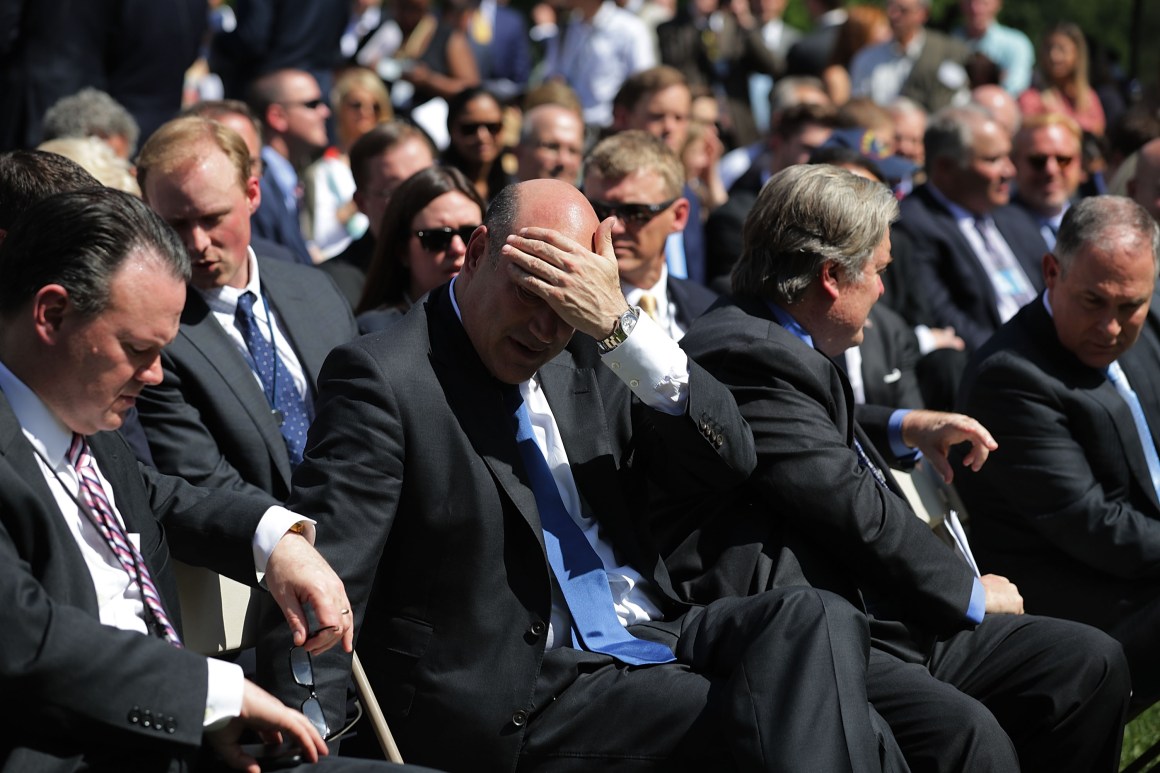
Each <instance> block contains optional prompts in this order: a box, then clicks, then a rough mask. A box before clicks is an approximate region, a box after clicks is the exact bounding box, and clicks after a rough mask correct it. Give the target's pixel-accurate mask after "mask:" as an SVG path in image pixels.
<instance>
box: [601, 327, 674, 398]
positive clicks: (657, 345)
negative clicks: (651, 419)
mask: <svg viewBox="0 0 1160 773" xmlns="http://www.w3.org/2000/svg"><path fill="white" fill-rule="evenodd" d="M600 359H601V360H603V362H604V364H605V365H607V366H608V367H609V368H611V369H612V372H613V373H615V374H616V375H617V377H618V378H620V380H621V381H623V382H624V383H625V384H627V385H628V388H629V389H631V390H632V392H633V394H635V395H636V396H637V397H639V398H640V399H641V400H642V401H643V402H644V404H645V405H647V406H648V407H650V408H653V409H655V410H658V411H661V412H663V413H667V414H669V415H670V416H679V415H681V414H682V413H684V412H685V407H686V405H687V404H688V402H689V357H688V355H686V354H685V350H684V349H682V348H681V347H680V346H679V345H678V344H677V342H676V341H674V340H673V339H672V338H670V337H669V336H668V334H667V333H665V331H664V330H663V329H662V328H661V326H660V325H658V324H657V323H656V321H654V320H653V318H652V317H650V316H648V315H647V314H641V315H640V319H638V320H637V322H636V327H634V328H633V329H632V333H631V334H630V335H629V336H628V338H626V339H625V340H624V342H623V343H621V344H620V346H618V347H616V348H615V349H613V350H612V351H611V352H608V353H607V354H602V355H600Z"/></svg>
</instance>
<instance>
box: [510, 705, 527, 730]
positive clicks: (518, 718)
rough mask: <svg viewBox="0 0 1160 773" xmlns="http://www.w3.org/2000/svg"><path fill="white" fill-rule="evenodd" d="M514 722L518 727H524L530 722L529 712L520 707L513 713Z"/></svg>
mask: <svg viewBox="0 0 1160 773" xmlns="http://www.w3.org/2000/svg"><path fill="white" fill-rule="evenodd" d="M512 724H513V725H515V726H516V727H523V726H524V725H526V724H528V712H526V711H524V710H523V709H520V710H519V711H517V712H516V713H515V714H512Z"/></svg>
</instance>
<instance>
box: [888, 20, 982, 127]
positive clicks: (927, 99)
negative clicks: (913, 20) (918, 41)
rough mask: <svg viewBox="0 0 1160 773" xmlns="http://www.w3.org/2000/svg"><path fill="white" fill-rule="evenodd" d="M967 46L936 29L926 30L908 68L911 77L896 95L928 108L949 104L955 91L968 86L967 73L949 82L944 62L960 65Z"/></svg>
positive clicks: (965, 55)
mask: <svg viewBox="0 0 1160 773" xmlns="http://www.w3.org/2000/svg"><path fill="white" fill-rule="evenodd" d="M969 55H970V49H968V48H967V46H966V44H965V43H963V42H962V41H961V40H955V39H954V38H951V37H948V36H946V35H944V34H942V33H941V32H938V31H936V30H932V29H927V30H926V42H925V43H924V44H923V46H922V51H921V52H920V53H919V55H918V59H917V60H916V61H915V63H914V67H912V68H911V70H910V76H909V77H908V78H907V79H906V82H905V83H903V84H902V91H901V92H900V93H899V96H903V97H909V98H910V99H913V100H914V101H915V102H917V103H918V104H920V105H922V106H923V107H925V108H926V109H927V111H928V112H931V113H934V112H937V111H939V110H941V109H943V108H944V107H946V106H947V105H949V104H950V103H951V99H952V98H953V97H954V96H955V94H956V93H959V92H963V91H967V90H969V89H970V83H968V82H967V80H966V72H965V71H964V72H963V73H962V75H963V82H962V83H954V84H948V83H947V81H946V79H945V78H943V77H941V76H942V75H943V67H944V64H945V63H947V62H953V63H955V64H958V65H962V64H963V63H964V62H966V61H967V57H968V56H969Z"/></svg>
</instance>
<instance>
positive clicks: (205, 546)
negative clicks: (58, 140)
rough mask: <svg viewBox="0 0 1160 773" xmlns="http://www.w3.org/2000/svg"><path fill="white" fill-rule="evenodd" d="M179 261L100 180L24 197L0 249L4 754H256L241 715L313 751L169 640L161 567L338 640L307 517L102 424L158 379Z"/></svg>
mask: <svg viewBox="0 0 1160 773" xmlns="http://www.w3.org/2000/svg"><path fill="white" fill-rule="evenodd" d="M189 271H190V267H189V259H188V257H187V256H186V253H185V250H184V249H183V247H182V245H181V242H180V240H179V239H178V238H177V236H176V234H174V233H173V231H172V230H170V229H169V228H168V227H167V226H166V225H165V224H164V223H163V222H162V221H161V220H160V219H159V218H158V217H157V216H156V215H154V214H153V213H152V212H151V211H150V210H149V209H148V208H147V207H145V205H144V204H142V203H141V202H140V201H138V200H137V199H135V198H133V197H131V196H127V195H123V194H120V193H117V192H115V191H111V190H106V189H98V188H93V189H87V190H81V191H76V192H71V193H61V194H57V195H54V196H50V197H48V198H47V199H44V200H43V201H40V202H39V203H37V204H35V205H33V206H32V207H31V209H30V210H29V211H28V212H27V213H25V216H24V217H23V218H22V219H20V220H19V221H18V222H17V223H16V224H15V225H14V227H13V228H12V229H11V230H10V231H9V232H8V234H7V238H6V239H5V240H4V243H3V246H2V247H0V273H2V274H3V276H4V282H3V283H2V286H0V610H3V611H2V612H0V626H2V629H3V634H0V686H2V687H3V690H4V693H5V694H6V695H8V696H9V700H7V701H5V704H4V706H3V707H2V708H0V722H2V723H3V725H4V732H3V734H2V736H0V770H3V771H17V770H20V771H24V770H51V771H58V770H59V771H73V770H82V769H83V770H94V771H104V770H109V771H113V770H126V769H129V768H130V767H131V768H132V769H134V770H145V771H155V770H156V771H165V770H172V769H175V768H176V767H179V766H180V767H182V769H186V768H185V767H184V766H185V765H186V764H188V763H192V762H194V761H195V760H199V755H200V763H201V764H195V768H196V769H213V768H215V767H220V766H221V765H222V764H223V762H222V760H224V763H225V764H228V765H229V766H231V767H238V768H248V769H250V770H257V767H256V764H255V761H254V759H252V758H251V757H248V756H247V755H246V754H245V753H244V752H243V751H242V748H241V746H239V744H238V739H239V734H240V732H241V730H242V729H244V728H251V729H254V730H257V731H258V732H259V734H260V735H261V737H262V738H263V740H267V741H271V740H275V739H278V738H282V739H285V740H286V741H288V742H292V744H293V745H294V746H296V747H297V749H295V750H294V751H295V753H296V754H297V755H298V757H299V758H300V759H301V761H303V762H308V761H316V760H317V759H318V757H319V755H320V754H325V753H326V746H325V743H324V742H323V739H322V738H321V736H320V734H319V732H318V730H317V729H316V728H315V726H314V724H312V722H311V721H310V720H309V719H307V717H306V716H305V715H303V714H302V713H299V712H298V711H294V710H292V709H290V708H287V707H286V706H284V705H282V704H281V703H279V702H278V701H277V700H276V699H274V698H273V697H272V696H270V695H269V694H268V693H266V692H264V691H263V690H261V689H260V688H258V687H257V686H255V685H254V684H252V683H250V682H248V681H246V680H244V679H243V677H242V672H241V669H240V668H238V667H237V666H236V665H234V664H231V663H225V662H220V661H215V660H212V659H210V660H207V659H206V658H205V657H203V656H201V655H198V654H195V653H193V652H190V651H188V650H186V649H184V648H183V647H182V645H181V622H180V619H179V615H178V613H179V610H178V607H177V603H176V593H175V586H174V579H173V575H172V571H171V566H170V557H171V556H172V557H173V558H178V559H181V560H183V561H186V562H189V563H193V564H196V565H202V566H207V567H209V568H212V569H214V570H216V571H220V572H222V573H224V574H227V575H229V576H231V577H233V578H235V579H237V580H239V581H242V582H246V583H248V584H250V585H257V584H259V581H260V580H261V581H264V583H265V585H266V587H268V589H269V590H270V593H271V595H272V596H273V597H274V599H275V601H276V602H277V603H278V604H279V606H280V607H281V608H282V610H283V612H284V614H285V616H286V621H287V623H288V625H289V627H290V629H291V631H292V636H293V640H294V643H295V644H296V645H300V646H302V647H304V648H305V649H306V650H308V651H310V652H314V653H317V652H321V651H322V650H325V649H328V648H329V647H331V646H334V645H336V644H340V645H341V646H343V647H344V648H345V649H347V650H349V649H350V646H351V641H352V638H353V631H352V624H351V617H350V614H349V608H350V603H349V601H348V599H347V596H346V593H345V590H344V589H343V586H342V583H341V581H339V579H338V578H337V576H336V575H335V574H334V572H333V571H331V569H330V568H329V566H327V565H326V563H325V561H323V560H322V558H321V557H320V556H319V555H318V553H317V552H316V551H315V550H314V548H313V547H312V542H313V537H314V529H313V524H312V523H311V522H310V521H308V520H306V519H303V518H300V517H299V516H297V515H295V514H293V513H291V512H289V511H287V510H285V509H283V508H281V507H278V506H276V502H275V501H273V500H272V499H269V498H266V497H257V496H250V495H243V494H238V493H233V492H226V491H211V490H207V489H197V488H194V487H192V486H189V485H188V484H186V483H184V482H183V481H181V480H179V479H177V478H171V477H166V476H163V475H160V474H158V473H157V472H156V471H154V470H152V469H150V468H146V467H143V466H139V465H138V463H137V462H136V461H135V459H134V457H133V454H132V452H131V451H130V450H129V448H128V446H127V445H126V444H125V443H124V441H123V440H122V439H121V438H120V436H119V435H117V434H116V433H115V432H112V431H111V430H116V429H117V428H118V427H119V426H120V425H121V423H122V421H123V418H124V416H125V414H126V413H127V412H128V411H129V409H130V408H131V407H132V406H133V404H134V401H135V399H136V396H137V394H139V393H140V391H141V389H142V388H143V387H144V386H146V385H148V384H155V383H157V382H158V381H159V380H160V378H161V369H160V365H159V352H160V350H161V348H162V347H163V346H164V345H165V344H167V343H168V342H169V341H170V340H171V339H172V338H173V336H174V334H175V333H176V331H177V326H178V318H179V316H180V314H181V309H182V306H183V304H184V300H185V282H186V280H187V279H188V276H189ZM307 607H309V608H310V610H312V612H313V615H314V618H315V620H316V626H315V625H314V624H311V627H312V628H313V632H312V633H311V632H309V631H308V629H307V625H308V623H307V619H308V617H307V614H306V608H307ZM303 697H305V696H303ZM203 745H204V746H206V747H212V749H213V750H215V751H216V752H217V753H218V755H219V756H220V758H221V760H218V761H213V762H207V760H209V759H210V757H211V755H210V754H209V753H208V752H206V751H203V748H202V747H203ZM355 764H356V765H357V764H358V763H355ZM338 769H341V766H339V768H338ZM352 769H355V768H352ZM357 769H361V768H357Z"/></svg>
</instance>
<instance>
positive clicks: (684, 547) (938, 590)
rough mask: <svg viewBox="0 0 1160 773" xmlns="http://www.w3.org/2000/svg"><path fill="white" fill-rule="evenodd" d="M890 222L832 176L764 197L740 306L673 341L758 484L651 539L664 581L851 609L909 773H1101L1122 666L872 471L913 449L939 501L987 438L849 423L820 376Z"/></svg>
mask: <svg viewBox="0 0 1160 773" xmlns="http://www.w3.org/2000/svg"><path fill="white" fill-rule="evenodd" d="M897 211H898V209H897V204H896V203H895V201H894V199H893V196H892V195H891V193H890V191H889V189H887V188H886V187H885V186H883V185H881V184H880V183H876V182H874V181H870V180H865V179H863V178H860V177H857V176H855V175H853V174H851V173H849V172H846V171H845V170H840V169H837V168H835V167H832V166H827V165H812V166H796V167H792V168H790V169H786V170H784V171H782V172H780V173H779V174H777V175H775V176H774V177H772V178H771V179H770V181H769V183H768V184H766V186H765V188H764V189H763V190H762V191H761V194H760V196H759V197H758V200H757V202H756V203H755V205H754V207H753V210H752V212H751V213H750V215H749V217H748V219H747V220H746V222H745V226H744V234H743V239H744V248H743V251H742V255H741V258H740V260H739V262H738V264H737V266H736V267H735V269H734V271H733V289H734V292H735V297H734V298H731V299H729V300H728V301H725V302H722V303H719V304H718V305H716V306H715V307H714V308H712V309H710V310H709V311H708V312H706V313H705V314H704V315H703V316H702V317H701V318H700V319H698V320H697V321H696V322H694V323H693V326H692V328H690V330H689V331H688V333H687V334H686V335H685V337H684V338H683V339H682V341H681V347H682V348H683V349H685V350H686V351H687V352H688V353H689V355H690V356H691V357H692V358H693V359H694V360H695V361H696V362H698V363H699V364H700V365H702V366H703V367H705V369H706V370H708V371H709V372H710V373H712V374H713V375H714V376H715V377H716V378H717V379H718V380H720V381H721V382H723V383H724V384H725V385H726V386H728V387H729V388H730V390H731V391H732V392H733V394H734V396H735V397H736V398H737V402H738V406H739V407H740V409H741V413H742V416H743V417H744V418H745V419H746V421H747V422H748V423H749V426H750V427H751V428H752V430H753V434H754V441H755V446H756V450H757V468H756V469H755V470H754V473H753V474H752V475H751V476H750V478H749V480H748V482H747V483H746V485H744V486H742V487H740V488H738V489H736V490H734V491H733V492H732V493H731V494H729V495H727V496H725V497H723V498H721V499H720V500H718V502H717V509H716V510H715V511H710V512H707V513H705V514H704V516H703V521H702V523H701V524H699V525H698V526H697V528H696V530H695V531H693V532H692V533H689V531H685V532H684V533H681V530H682V529H685V530H688V529H689V521H688V520H686V521H684V522H683V523H677V522H675V521H672V520H671V519H669V521H668V522H667V523H666V522H662V519H656V520H655V521H654V524H653V526H654V528H655V529H658V530H660V531H661V532H662V535H663V543H664V547H665V549H666V552H667V556H666V565H667V566H668V567H669V572H670V576H671V577H672V578H673V579H674V581H676V582H677V583H678V586H679V587H681V588H682V589H683V590H684V591H685V592H686V593H687V594H688V595H689V596H690V597H691V598H692V599H694V600H698V599H706V598H712V597H715V596H717V595H728V594H745V593H753V592H759V591H761V590H763V589H765V588H769V587H780V586H783V585H802V584H811V585H815V586H818V587H822V588H825V589H827V590H832V591H837V592H839V593H842V594H844V595H845V596H846V597H847V598H848V599H850V600H851V601H852V602H853V603H855V604H858V605H864V608H866V609H867V610H868V612H869V614H870V617H871V622H870V630H871V636H872V644H871V651H870V668H869V671H868V674H867V689H868V692H869V695H870V700H871V703H873V705H874V707H875V709H877V710H878V712H879V713H881V714H882V716H883V717H884V718H885V719H886V721H887V723H889V725H890V727H891V730H893V732H894V735H895V738H896V739H897V740H898V744H899V746H900V747H901V749H902V752H903V753H904V755H905V756H906V759H907V762H908V763H909V765H910V767H911V769H912V770H915V771H950V770H966V771H984V770H993V771H1012V770H1019V769H1020V766H1022V767H1023V769H1036V770H1075V771H1081V770H1082V771H1095V770H1104V771H1113V770H1115V769H1116V765H1117V764H1118V761H1119V747H1120V734H1121V722H1122V717H1123V712H1124V709H1125V706H1126V703H1127V699H1128V685H1127V682H1128V677H1127V668H1126V665H1125V664H1124V662H1123V655H1122V653H1121V651H1120V648H1119V646H1118V645H1117V644H1116V643H1115V642H1114V641H1112V640H1111V639H1110V638H1109V637H1108V636H1106V635H1105V634H1103V633H1101V632H1099V631H1096V630H1094V629H1090V628H1087V627H1086V626H1082V625H1079V624H1076V623H1072V622H1070V621H1060V620H1051V619H1048V618H1036V617H1032V616H1028V615H1023V614H1022V611H1023V601H1022V599H1021V597H1020V595H1019V593H1018V591H1017V589H1016V588H1015V586H1014V585H1012V584H1011V583H1010V582H1009V581H1008V580H1006V579H1005V578H1004V577H1000V576H997V575H992V574H985V575H983V576H981V577H980V576H978V572H977V570H975V571H972V569H973V567H972V566H970V565H968V563H969V562H967V561H964V560H960V558H959V557H957V556H956V554H955V553H954V552H952V551H951V550H950V549H948V548H947V546H946V545H944V544H942V543H941V542H940V541H939V540H938V539H936V538H935V537H934V535H933V534H932V533H931V531H930V529H929V528H928V527H927V526H926V525H925V524H924V523H923V522H922V521H920V520H919V519H918V518H917V516H916V515H915V514H914V511H913V510H912V509H911V507H910V505H909V504H907V500H906V499H905V497H904V496H903V495H902V494H901V492H900V489H899V488H898V485H897V482H896V481H895V480H894V478H893V476H892V475H891V473H890V471H889V468H888V467H887V464H886V461H885V459H884V456H891V457H895V458H897V457H899V456H900V454H901V453H902V452H904V451H906V450H907V448H908V447H917V448H920V449H921V450H922V452H923V453H924V455H925V462H926V463H930V464H932V465H934V467H935V469H936V470H938V471H939V472H940V473H941V474H942V476H943V477H944V479H946V480H947V481H950V480H951V478H952V476H953V472H952V468H951V465H950V463H949V462H948V460H947V450H948V449H949V448H950V446H951V445H953V444H957V443H961V442H964V441H966V442H968V443H969V445H970V451H969V452H968V453H967V454H966V458H965V459H964V460H963V464H964V466H966V467H970V468H973V469H978V468H979V467H982V466H983V463H984V462H985V461H986V460H987V457H988V454H989V453H990V452H991V451H993V450H995V443H994V441H993V440H992V438H991V436H990V434H989V433H988V432H987V430H986V429H984V428H983V427H982V426H981V425H980V424H979V423H978V422H977V421H975V420H974V419H971V418H969V417H967V416H963V415H960V414H948V413H938V412H934V411H910V412H895V413H890V412H889V411H887V412H885V413H886V415H882V414H881V413H879V414H878V415H872V414H871V413H870V412H869V411H867V412H862V411H859V412H857V416H858V418H859V419H863V420H865V421H866V422H867V428H866V430H863V427H862V424H861V423H860V422H859V421H857V420H855V409H854V401H853V399H852V397H851V389H850V384H849V381H848V380H847V378H846V376H845V374H844V373H842V371H841V370H839V368H838V366H837V365H836V364H835V363H834V361H833V360H832V358H834V357H838V356H840V355H841V354H842V353H843V352H844V351H845V350H846V349H847V348H848V347H850V346H853V345H855V344H858V343H859V342H861V340H862V337H863V329H864V325H865V322H866V317H867V314H868V313H869V311H870V309H871V307H872V306H873V305H874V303H875V301H877V300H878V298H879V296H880V295H881V294H882V282H881V274H882V272H883V271H884V270H885V269H886V267H887V265H889V263H890V236H889V226H890V222H891V220H892V219H893V218H894V217H895V216H896V215H897ZM674 504H675V503H674ZM661 511H663V508H661ZM965 545H966V543H965V539H963V540H962V541H961V542H960V548H962V549H963V550H962V552H963V553H964V554H965V555H969V553H970V551H969V548H966V547H965ZM1032 705H1034V706H1035V707H1036V708H1035V710H1034V711H1026V710H1022V709H1021V707H1029V706H1032Z"/></svg>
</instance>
